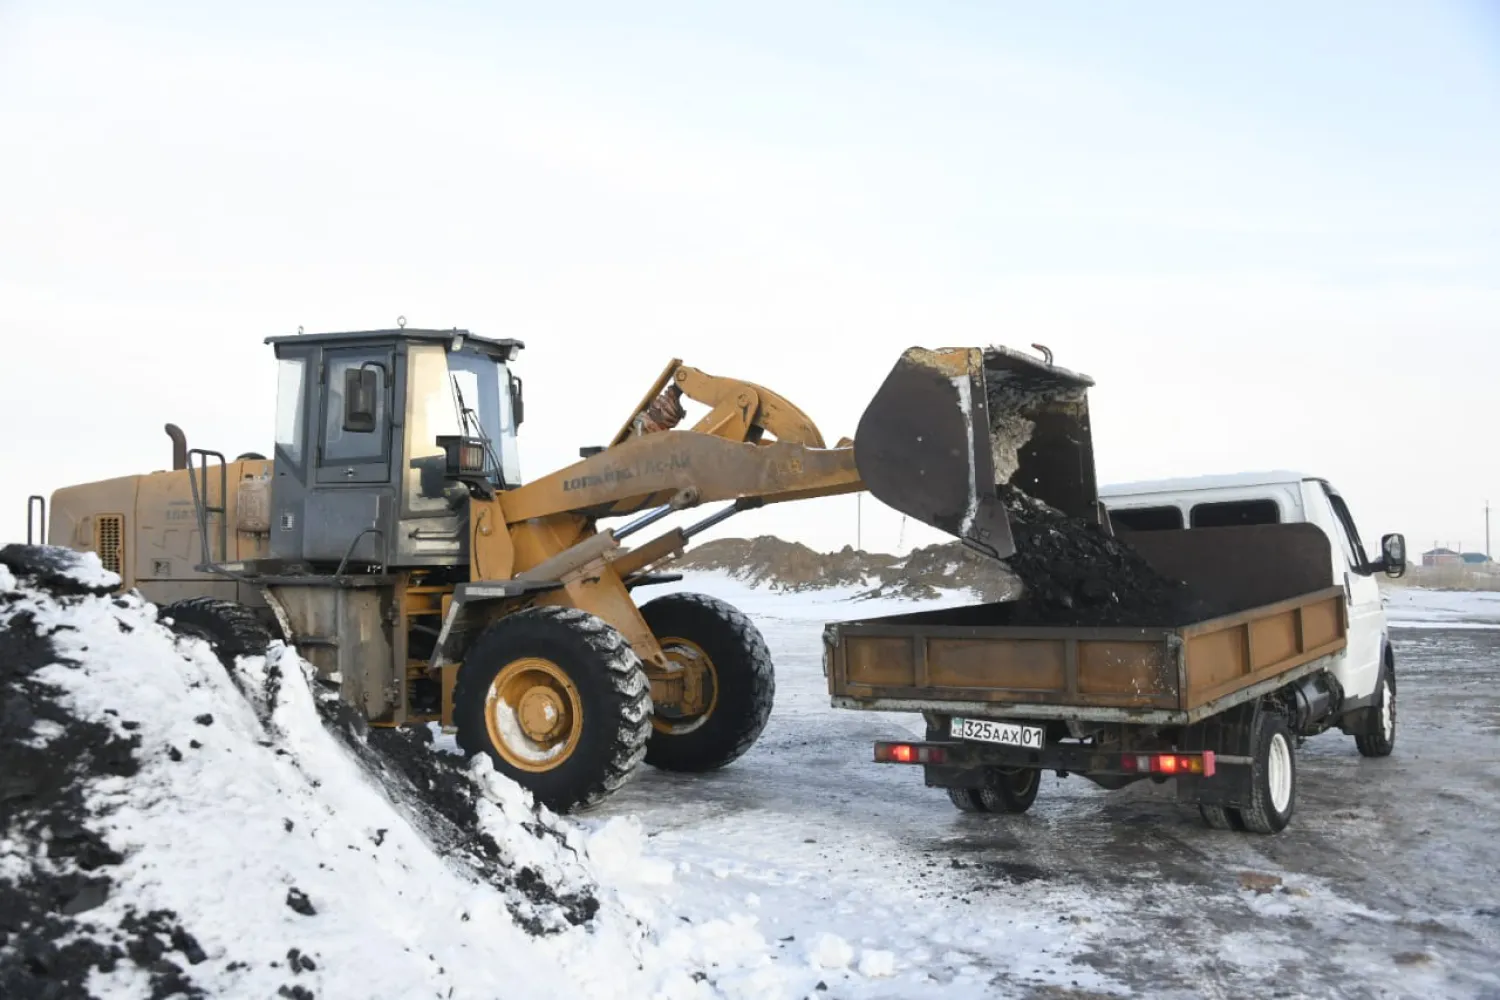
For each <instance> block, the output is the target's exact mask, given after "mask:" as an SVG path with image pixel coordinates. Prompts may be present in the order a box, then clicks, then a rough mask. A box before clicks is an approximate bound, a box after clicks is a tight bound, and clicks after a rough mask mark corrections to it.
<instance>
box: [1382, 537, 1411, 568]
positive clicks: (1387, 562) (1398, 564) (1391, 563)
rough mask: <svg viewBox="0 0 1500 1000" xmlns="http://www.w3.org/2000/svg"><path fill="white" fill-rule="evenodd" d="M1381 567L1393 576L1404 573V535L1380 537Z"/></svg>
mask: <svg viewBox="0 0 1500 1000" xmlns="http://www.w3.org/2000/svg"><path fill="white" fill-rule="evenodd" d="M1380 555H1381V560H1380V562H1381V568H1382V569H1383V570H1385V575H1386V576H1389V577H1392V578H1395V577H1398V576H1405V575H1406V536H1405V535H1396V534H1392V535H1386V536H1384V537H1383V538H1381V539H1380Z"/></svg>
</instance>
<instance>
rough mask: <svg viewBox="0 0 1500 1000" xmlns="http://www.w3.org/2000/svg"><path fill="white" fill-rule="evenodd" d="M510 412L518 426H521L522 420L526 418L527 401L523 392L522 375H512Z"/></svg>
mask: <svg viewBox="0 0 1500 1000" xmlns="http://www.w3.org/2000/svg"><path fill="white" fill-rule="evenodd" d="M510 412H511V416H513V417H514V418H515V421H516V426H517V427H520V426H521V421H523V420H525V419H526V401H525V399H524V398H523V397H522V393H521V379H520V376H517V375H512V376H511V377H510Z"/></svg>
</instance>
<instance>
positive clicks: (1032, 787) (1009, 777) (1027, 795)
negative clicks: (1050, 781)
mask: <svg viewBox="0 0 1500 1000" xmlns="http://www.w3.org/2000/svg"><path fill="white" fill-rule="evenodd" d="M989 780H990V782H992V784H989V785H986V786H985V788H984V790H983V791H981V792H980V793H979V797H980V799H982V800H983V801H984V806H985V809H986V810H988V811H989V812H992V813H1012V814H1019V813H1023V812H1025V811H1026V810H1028V809H1030V808H1031V804H1032V803H1033V802H1035V801H1036V793H1037V792H1038V791H1039V790H1040V789H1041V787H1042V772H1041V771H1038V770H1035V769H1033V768H1029V767H1018V768H1014V769H1012V770H1008V771H1007V770H1004V769H1002V768H992V769H991V772H990V775H989Z"/></svg>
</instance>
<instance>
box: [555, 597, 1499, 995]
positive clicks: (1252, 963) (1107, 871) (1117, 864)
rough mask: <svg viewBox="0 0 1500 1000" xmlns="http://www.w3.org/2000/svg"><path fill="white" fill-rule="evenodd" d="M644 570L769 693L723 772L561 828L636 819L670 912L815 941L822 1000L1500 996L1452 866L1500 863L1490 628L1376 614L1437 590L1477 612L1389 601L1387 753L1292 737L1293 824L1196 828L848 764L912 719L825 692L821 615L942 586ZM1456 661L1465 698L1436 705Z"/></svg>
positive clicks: (795, 945)
mask: <svg viewBox="0 0 1500 1000" xmlns="http://www.w3.org/2000/svg"><path fill="white" fill-rule="evenodd" d="M661 589H663V590H667V589H684V590H698V591H703V592H708V593H713V594H715V595H716V596H720V597H723V598H724V599H726V600H728V601H730V602H732V603H735V604H737V605H738V606H740V607H742V608H744V609H745V610H746V611H747V612H748V613H749V614H750V615H751V616H752V618H753V619H754V620H755V622H756V624H757V625H758V626H759V627H760V628H761V630H762V631H763V632H764V634H765V636H766V639H767V642H768V643H769V645H770V648H771V652H772V654H773V656H774V657H775V660H776V664H777V700H776V709H775V712H774V713H773V715H772V719H771V722H770V724H769V726H768V727H767V731H766V733H765V734H764V735H763V736H762V738H761V741H760V742H759V743H758V744H757V745H756V746H755V747H754V748H753V749H752V750H751V751H750V752H749V753H748V754H747V755H746V756H745V757H744V758H742V759H741V760H740V761H738V762H736V763H735V764H733V765H731V766H730V767H728V768H725V769H724V770H723V771H720V772H718V773H716V774H711V775H704V776H697V777H689V776H683V775H670V774H663V773H661V772H657V771H653V770H650V769H647V770H646V771H644V772H642V774H641V775H640V776H639V778H638V779H637V780H636V781H634V782H632V783H631V784H630V785H628V786H627V787H626V788H625V789H624V790H623V792H622V793H621V794H620V795H618V796H617V797H615V798H614V799H612V800H610V801H608V802H607V803H606V804H605V805H604V806H603V807H602V808H601V809H599V810H598V811H597V812H595V813H590V814H587V815H586V816H584V817H582V818H581V819H580V820H579V822H581V823H582V824H583V825H585V826H592V825H594V824H602V823H606V822H609V821H610V820H611V819H613V818H615V817H619V816H625V815H631V816H639V817H640V818H641V820H642V822H643V824H644V827H645V829H646V830H647V832H648V839H649V843H650V845H651V848H652V849H653V850H655V851H656V852H658V853H661V854H664V855H666V856H669V857H672V858H674V859H676V860H677V862H678V866H679V871H678V875H677V878H676V880H675V882H674V884H673V885H672V886H671V887H670V889H669V895H670V896H672V897H673V898H674V899H675V904H674V905H675V906H676V907H677V908H678V909H680V910H682V911H683V912H685V913H688V914H692V915H695V916H707V915H710V914H714V913H720V912H724V911H726V910H731V909H735V908H737V907H740V908H744V907H749V908H750V909H751V910H752V911H753V912H755V913H757V914H758V916H759V917H760V926H761V928H762V929H763V930H764V932H765V933H766V934H767V935H768V937H770V938H771V939H773V940H774V941H775V942H776V943H777V945H778V948H777V951H778V962H779V963H785V964H795V963H802V962H807V961H808V955H809V949H811V952H812V954H813V956H814V957H815V959H837V960H838V961H834V962H832V963H830V964H832V965H833V966H834V968H831V969H827V970H826V974H825V975H824V977H823V981H824V983H825V985H827V986H828V987H829V991H828V992H827V993H819V994H818V995H820V996H821V995H826V996H838V997H848V998H872V1000H873V998H913V1000H920V998H927V997H932V998H938V997H942V998H947V1000H952V998H959V1000H968V998H980V997H984V998H989V997H1022V998H1031V997H1097V996H1101V995H1131V996H1152V997H1181V998H1189V997H1191V998H1199V997H1226V998H1228V997H1235V998H1238V997H1246V996H1267V997H1270V996H1286V997H1337V996H1349V997H1413V998H1416V997H1423V998H1430V997H1445V998H1446V997H1487V998H1495V997H1500V962H1496V961H1494V958H1495V956H1496V955H1500V897H1497V894H1496V887H1495V882H1494V880H1493V879H1488V878H1486V879H1484V880H1481V881H1480V882H1478V883H1472V882H1470V881H1468V880H1467V879H1466V877H1465V875H1464V874H1463V873H1465V872H1472V873H1476V874H1477V873H1478V872H1480V871H1486V872H1493V871H1496V870H1500V848H1497V847H1496V846H1495V845H1494V844H1493V838H1489V837H1487V836H1486V835H1485V834H1484V832H1483V831H1484V830H1485V829H1486V827H1492V826H1495V825H1496V824H1497V823H1500V753H1496V752H1495V747H1496V745H1497V744H1496V742H1495V740H1496V738H1497V735H1500V727H1497V725H1496V723H1497V722H1500V691H1497V690H1496V689H1495V688H1496V679H1497V678H1496V665H1495V662H1494V658H1493V656H1492V655H1491V654H1486V653H1485V652H1484V651H1483V650H1485V649H1489V650H1494V649H1495V647H1494V646H1488V645H1487V646H1483V647H1476V648H1469V647H1466V646H1465V647H1461V648H1460V647H1458V646H1456V645H1455V642H1454V641H1453V640H1450V639H1449V635H1450V633H1443V632H1438V631H1423V632H1421V633H1415V635H1416V636H1419V637H1420V638H1418V639H1416V640H1414V641H1412V642H1408V640H1407V638H1406V636H1407V635H1410V634H1412V633H1407V632H1403V631H1402V629H1401V626H1400V623H1402V622H1406V621H1413V622H1415V621H1419V620H1424V619H1422V618H1421V616H1422V615H1424V614H1430V613H1435V611H1433V610H1432V609H1437V608H1441V607H1445V606H1447V607H1458V608H1459V610H1460V611H1463V612H1464V613H1465V614H1466V615H1467V616H1469V617H1472V618H1476V619H1477V618H1479V617H1480V616H1481V615H1482V614H1483V611H1482V610H1480V611H1474V610H1473V609H1472V608H1470V607H1469V605H1468V604H1466V603H1465V601H1464V600H1463V599H1462V598H1461V599H1460V600H1458V601H1455V600H1454V599H1453V597H1452V595H1432V596H1431V597H1426V600H1427V601H1429V602H1430V603H1428V604H1426V605H1424V604H1422V603H1421V602H1422V600H1423V597H1416V599H1414V600H1411V599H1409V600H1410V604H1409V605H1408V606H1407V607H1403V608H1399V609H1397V611H1396V619H1397V623H1398V625H1397V636H1398V638H1397V643H1398V650H1399V652H1398V657H1399V658H1400V662H1401V665H1402V669H1403V671H1404V672H1405V676H1406V680H1405V681H1404V684H1405V687H1404V688H1403V692H1404V708H1403V715H1402V721H1403V724H1404V728H1403V735H1402V737H1401V746H1400V747H1399V748H1398V750H1397V753H1396V756H1395V757H1394V758H1392V759H1390V760H1387V761H1369V760H1365V759H1363V758H1361V757H1360V756H1359V755H1358V753H1357V752H1356V750H1355V748H1354V741H1353V740H1352V739H1351V738H1349V737H1346V736H1343V735H1342V734H1338V733H1332V734H1326V735H1324V736H1320V737H1316V738H1314V739H1312V740H1310V741H1308V743H1307V744H1306V745H1305V746H1304V747H1303V748H1302V754H1301V756H1302V761H1303V764H1302V769H1301V774H1300V780H1301V783H1302V788H1301V791H1300V793H1299V794H1300V796H1301V799H1300V801H1301V805H1300V807H1299V812H1298V814H1297V817H1296V818H1295V819H1294V821H1293V826H1292V828H1290V829H1289V830H1288V831H1286V832H1285V833H1283V834H1281V835H1279V836H1277V837H1255V836H1249V835H1245V834H1234V833H1221V832H1216V831H1211V830H1208V829H1206V828H1205V827H1204V826H1203V825H1202V824H1201V822H1200V820H1199V817H1198V815H1197V813H1196V811H1195V810H1194V809H1192V808H1191V807H1188V806H1182V805H1179V804H1178V803H1177V802H1176V801H1175V797H1174V796H1173V793H1172V786H1171V784H1170V783H1168V784H1167V785H1165V786H1153V785H1149V784H1147V785H1136V786H1132V787H1130V788H1127V789H1124V790H1122V791H1119V792H1104V791H1102V790H1100V789H1098V788H1096V787H1095V786H1093V785H1091V784H1090V783H1088V782H1086V781H1084V780H1082V779H1079V778H1069V779H1060V778H1057V777H1054V776H1050V775H1049V776H1048V777H1047V778H1046V779H1044V781H1043V785H1042V791H1041V796H1040V797H1039V799H1038V801H1037V804H1036V805H1035V806H1034V807H1033V808H1032V810H1031V811H1030V812H1029V813H1028V814H1026V815H1025V816H1022V817H979V816H972V815H966V814H962V813H959V812H958V811H957V810H955V809H954V808H953V807H952V806H951V805H950V804H949V802H948V801H947V798H946V796H944V795H943V794H942V793H941V792H940V791H937V790H935V789H928V788H925V787H924V786H923V784H922V779H921V775H920V771H919V770H918V769H915V768H902V767H892V766H886V765H876V764H874V763H872V762H871V759H870V754H871V743H872V741H874V740H876V739H882V738H891V737H900V736H903V735H907V734H910V735H920V734H921V731H922V722H921V719H920V718H919V717H918V716H915V715H899V714H884V713H871V712H856V711H839V710H834V709H832V708H830V707H829V704H828V692H827V686H826V680H825V679H824V677H823V674H822V661H821V655H822V640H821V632H822V628H823V625H824V623H825V622H827V621H830V620H847V619H852V618H861V617H873V616H877V615H883V614H893V613H900V612H906V611H911V610H916V609H918V608H920V607H924V606H925V607H936V606H941V605H946V604H955V603H964V602H967V601H968V600H970V597H969V595H967V594H965V593H951V594H949V595H947V596H945V597H943V598H942V599H940V600H937V601H933V602H927V603H925V604H917V603H914V602H907V601H890V602H885V601H881V602H874V601H869V602H863V601H850V600H848V598H849V597H850V596H852V592H833V591H829V592H811V593H801V594H795V595H788V594H777V593H773V592H770V591H766V590H761V589H753V588H749V587H746V586H745V585H743V584H741V583H740V582H738V581H736V580H733V579H730V578H728V577H726V576H722V575H699V576H694V577H692V578H689V579H685V580H683V581H681V582H679V583H677V584H672V585H670V586H669V587H663V588H661ZM641 596H642V598H643V599H645V597H646V592H642V595H641ZM1463 596H1464V597H1467V595H1463ZM1444 602H1446V604H1445V603H1444ZM1481 608H1482V605H1481ZM1464 634H1469V635H1473V636H1475V637H1476V638H1479V637H1485V639H1486V640H1487V639H1488V637H1489V635H1490V634H1489V633H1460V635H1464ZM1455 676H1461V677H1463V684H1464V690H1465V691H1466V692H1469V693H1466V694H1464V696H1463V700H1464V701H1465V702H1466V704H1465V707H1464V711H1463V713H1455V712H1454V711H1452V706H1451V704H1450V702H1451V700H1452V695H1453V694H1454V693H1455V692H1454V691H1453V689H1452V685H1453V683H1454V681H1453V678H1454V677H1455ZM1487 686H1488V687H1487ZM1433 760H1437V761H1442V762H1443V763H1442V767H1443V778H1442V779H1441V781H1440V783H1438V784H1437V785H1436V786H1435V784H1434V782H1433V780H1432V778H1431V775H1430V772H1429V770H1428V765H1427V762H1428V761H1433ZM1443 786H1446V789H1445V790H1441V791H1439V790H1438V789H1440V788H1443ZM1460 803H1463V805H1460ZM1249 876H1269V878H1270V880H1271V881H1273V882H1274V881H1275V880H1279V884H1278V885H1272V886H1271V887H1270V888H1269V890H1268V891H1264V892H1262V891H1257V890H1256V889H1255V888H1253V887H1252V888H1247V883H1251V884H1261V885H1262V887H1263V888H1264V885H1265V883H1261V882H1259V880H1257V879H1256V878H1251V877H1249ZM825 935H834V936H836V937H837V938H838V939H839V940H840V941H843V942H846V943H847V944H848V945H849V946H850V947H851V948H852V950H853V954H854V959H853V960H852V961H850V962H848V963H845V962H844V961H843V959H845V958H847V957H849V951H846V950H845V949H843V948H839V947H828V946H827V945H826V944H825V943H824V942H826V938H825ZM862 950H869V951H870V952H872V953H879V954H889V955H890V956H891V958H890V963H889V965H888V966H887V968H888V970H889V973H890V974H889V975H888V976H884V977H879V978H877V977H873V976H869V975H861V974H860V971H859V968H858V966H859V956H860V955H861V954H862ZM867 971H868V970H867ZM881 971H885V970H884V969H882V970H881Z"/></svg>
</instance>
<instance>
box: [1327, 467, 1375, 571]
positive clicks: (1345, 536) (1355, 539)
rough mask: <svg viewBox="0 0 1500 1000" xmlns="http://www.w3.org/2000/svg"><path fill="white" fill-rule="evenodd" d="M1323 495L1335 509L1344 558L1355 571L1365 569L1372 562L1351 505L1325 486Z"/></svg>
mask: <svg viewBox="0 0 1500 1000" xmlns="http://www.w3.org/2000/svg"><path fill="white" fill-rule="evenodd" d="M1323 494H1324V495H1325V496H1326V497H1328V503H1329V505H1330V506H1332V507H1333V513H1334V519H1335V520H1337V521H1338V525H1339V530H1338V535H1339V541H1340V542H1342V543H1343V547H1344V558H1345V559H1347V560H1348V561H1349V566H1350V567H1351V568H1353V569H1361V568H1363V567H1364V566H1365V565H1366V564H1367V563H1368V562H1369V561H1370V560H1369V558H1368V557H1367V556H1366V555H1365V546H1364V543H1363V542H1361V541H1360V539H1359V530H1358V529H1357V528H1355V526H1354V516H1353V515H1352V514H1350V513H1349V505H1348V504H1346V503H1345V502H1344V498H1343V497H1341V496H1339V495H1338V494H1337V493H1335V492H1333V491H1332V490H1331V489H1329V488H1328V486H1327V485H1326V484H1324V486H1323Z"/></svg>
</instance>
